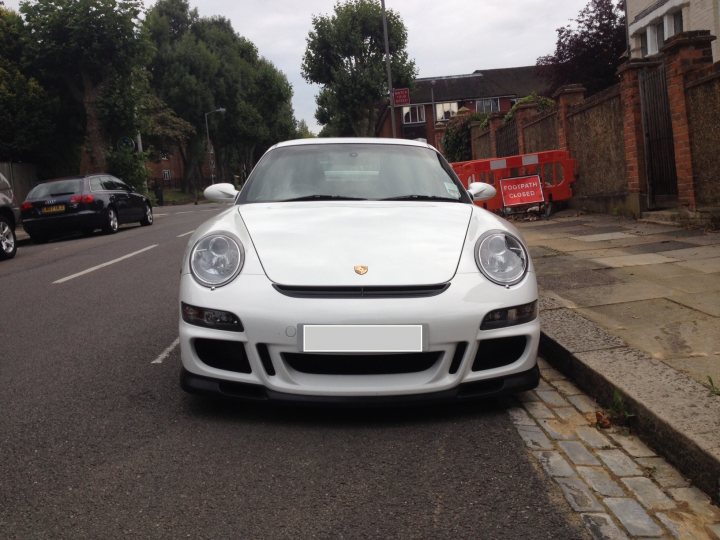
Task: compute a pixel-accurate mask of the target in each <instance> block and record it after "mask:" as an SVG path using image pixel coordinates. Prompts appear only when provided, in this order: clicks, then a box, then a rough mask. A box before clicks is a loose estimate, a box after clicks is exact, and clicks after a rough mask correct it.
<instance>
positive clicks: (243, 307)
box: [180, 273, 540, 403]
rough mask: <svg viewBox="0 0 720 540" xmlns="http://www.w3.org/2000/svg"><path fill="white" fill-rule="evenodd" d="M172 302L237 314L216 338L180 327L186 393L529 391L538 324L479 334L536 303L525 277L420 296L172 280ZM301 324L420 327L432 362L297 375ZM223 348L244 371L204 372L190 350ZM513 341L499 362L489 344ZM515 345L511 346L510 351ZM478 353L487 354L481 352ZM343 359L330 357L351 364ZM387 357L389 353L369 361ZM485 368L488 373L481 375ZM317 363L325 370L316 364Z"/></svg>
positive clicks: (291, 396)
mask: <svg viewBox="0 0 720 540" xmlns="http://www.w3.org/2000/svg"><path fill="white" fill-rule="evenodd" d="M180 299H181V301H182V302H185V303H187V304H190V305H193V306H198V307H203V308H212V309H217V310H224V311H229V312H232V313H234V314H235V315H237V316H238V317H239V318H240V320H241V322H242V325H243V331H242V332H234V331H223V330H216V329H211V328H204V327H200V326H195V325H192V324H188V323H187V322H185V321H183V320H182V318H181V320H180V346H181V357H182V364H183V370H184V371H183V376H182V380H183V387H184V388H185V389H186V390H188V391H193V392H200V393H215V394H221V395H228V396H235V397H245V398H255V399H277V400H284V401H295V400H302V401H321V402H331V403H332V402H340V401H342V402H347V401H353V400H364V401H367V400H368V399H369V400H370V401H372V400H376V401H380V402H383V401H384V400H390V401H394V400H395V399H396V398H397V399H402V400H408V399H411V400H414V399H447V398H453V397H455V398H463V397H466V398H469V397H481V396H490V395H497V394H503V393H510V392H519V391H523V390H527V389H528V388H533V387H534V386H536V385H537V370H536V358H537V348H538V343H539V338H540V323H539V320H538V319H537V318H536V319H534V320H532V321H530V322H527V323H524V324H519V325H516V326H508V327H504V328H498V329H493V330H480V323H481V322H482V320H483V318H484V317H485V315H486V314H487V313H489V312H490V311H492V310H495V309H499V308H505V307H510V306H516V305H522V304H526V303H529V302H533V301H535V300H537V287H536V284H535V278H534V275H532V274H530V275H528V277H527V278H526V279H525V280H524V281H523V282H522V283H520V284H518V285H515V286H513V287H512V288H509V289H506V288H504V287H499V286H497V285H493V284H490V283H488V281H487V280H485V279H484V278H483V277H482V276H481V275H479V273H478V274H457V275H456V276H455V277H454V278H453V280H452V282H451V284H450V287H449V288H448V289H447V290H445V291H444V292H442V293H441V294H438V295H436V296H429V297H421V298H295V297H289V296H286V295H284V294H282V293H280V292H278V291H277V290H275V289H274V288H273V286H272V283H271V282H270V281H269V280H268V279H267V278H266V277H265V276H261V275H241V276H239V277H238V278H236V280H235V281H234V282H232V283H231V284H229V285H227V286H225V287H221V288H218V289H216V290H214V291H212V290H209V289H207V288H205V287H201V286H200V285H198V284H197V283H196V282H195V280H194V279H193V278H192V277H191V276H190V275H189V274H184V275H183V276H182V279H181V287H180ZM306 324H347V325H353V324H364V325H367V324H375V325H383V324H422V325H423V326H424V328H426V338H425V345H424V347H423V350H424V351H426V352H431V353H435V354H436V355H437V359H436V360H435V361H432V362H431V363H430V364H425V365H423V366H422V367H421V368H419V369H418V370H416V371H412V370H411V371H410V372H408V371H404V372H397V373H392V372H390V373H382V374H376V373H360V374H337V373H331V372H322V371H321V372H318V371H317V370H307V369H305V368H298V366H297V364H294V363H293V362H292V361H290V360H289V358H290V357H291V356H292V355H293V354H295V357H296V358H297V357H298V353H300V354H301V353H302V350H301V346H300V339H299V333H301V331H302V325H306ZM203 340H204V343H208V342H210V341H213V342H216V341H222V342H224V343H230V344H231V345H232V346H233V347H235V348H234V349H233V350H237V351H239V353H240V354H238V356H242V357H243V358H242V361H243V362H245V366H246V367H245V368H238V369H235V368H234V367H230V368H229V369H228V368H227V366H228V363H227V362H226V363H224V364H223V365H222V366H218V365H216V366H215V367H213V366H212V365H210V364H212V363H213V361H212V360H213V359H212V358H208V357H207V354H208V353H207V351H202V350H200V349H202V347H199V346H198V344H199V343H201V342H203ZM505 342H512V343H514V347H515V349H516V352H515V353H512V355H511V357H509V358H508V359H507V360H506V361H502V359H501V361H499V362H498V361H497V358H485V356H487V355H488V354H490V353H492V356H493V357H496V356H503V355H504V354H505V352H504V351H501V350H499V349H498V345H497V344H502V343H505ZM518 343H521V345H520V347H519V348H518V347H517V344H518ZM488 351H489V352H490V353H488ZM351 356H352V355H345V356H343V355H334V357H333V356H332V355H331V356H330V357H328V358H327V359H328V361H329V362H332V361H334V360H335V359H336V360H337V361H338V362H343V360H344V359H346V358H347V359H348V362H350V361H352V360H353V359H352V358H351ZM378 356H384V357H388V358H390V360H392V357H390V355H378ZM486 362H487V363H489V365H490V367H485V366H486ZM326 364H327V363H326Z"/></svg>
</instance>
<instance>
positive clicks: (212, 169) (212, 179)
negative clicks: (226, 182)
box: [205, 107, 226, 184]
mask: <svg viewBox="0 0 720 540" xmlns="http://www.w3.org/2000/svg"><path fill="white" fill-rule="evenodd" d="M225 110H226V109H225V107H219V108H217V109H215V110H214V111H210V112H206V113H205V136H206V137H207V152H208V159H209V160H210V183H212V184H214V183H215V159H214V157H213V154H214V152H213V148H212V146H211V145H210V128H209V127H208V116H209V115H211V114H213V113H216V112H219V113H222V114H225Z"/></svg>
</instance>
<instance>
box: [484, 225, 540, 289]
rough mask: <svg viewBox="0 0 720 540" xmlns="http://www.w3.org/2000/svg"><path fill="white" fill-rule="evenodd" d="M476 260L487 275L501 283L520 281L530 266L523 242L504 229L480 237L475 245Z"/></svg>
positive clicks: (511, 283) (507, 283) (491, 279)
mask: <svg viewBox="0 0 720 540" xmlns="http://www.w3.org/2000/svg"><path fill="white" fill-rule="evenodd" d="M475 261H476V262H477V265H478V268H480V270H481V271H482V273H483V274H485V277H487V278H488V279H489V280H490V281H492V282H494V283H497V284H499V285H514V284H515V283H518V282H519V281H520V280H521V279H522V278H523V277H525V272H527V268H528V255H527V252H526V251H525V247H524V246H523V244H522V242H520V240H518V239H517V238H515V237H514V236H513V235H512V234H510V233H506V232H503V231H490V232H488V233H486V234H484V235H483V236H481V237H480V239H479V240H478V242H477V244H476V247H475Z"/></svg>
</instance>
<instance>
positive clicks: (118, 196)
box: [103, 176, 135, 223]
mask: <svg viewBox="0 0 720 540" xmlns="http://www.w3.org/2000/svg"><path fill="white" fill-rule="evenodd" d="M103 187H104V188H105V190H106V191H108V193H109V195H110V201H111V202H112V204H113V205H114V206H115V211H116V212H117V217H118V222H119V223H127V222H129V221H134V220H135V216H134V213H133V212H134V208H133V207H132V204H131V201H130V190H129V188H128V187H127V186H126V185H125V184H124V183H123V182H121V181H120V180H118V179H117V178H115V177H114V176H104V177H103Z"/></svg>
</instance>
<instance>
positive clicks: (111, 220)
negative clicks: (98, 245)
mask: <svg viewBox="0 0 720 540" xmlns="http://www.w3.org/2000/svg"><path fill="white" fill-rule="evenodd" d="M117 230H118V217H117V212H116V211H115V209H114V208H112V207H111V208H108V209H107V214H106V215H105V225H104V226H103V231H104V232H105V234H115V233H116V232H117Z"/></svg>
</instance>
